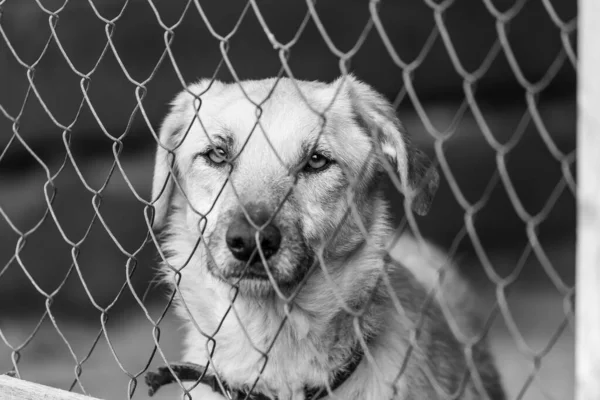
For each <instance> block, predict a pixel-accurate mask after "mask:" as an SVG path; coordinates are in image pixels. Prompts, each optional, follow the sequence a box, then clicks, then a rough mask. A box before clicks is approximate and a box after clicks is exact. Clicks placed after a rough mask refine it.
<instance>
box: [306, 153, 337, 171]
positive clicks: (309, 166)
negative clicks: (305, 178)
mask: <svg viewBox="0 0 600 400" xmlns="http://www.w3.org/2000/svg"><path fill="white" fill-rule="evenodd" d="M329 164H331V160H330V159H329V158H327V157H325V156H324V155H322V154H319V153H314V154H313V155H312V156H310V158H309V159H308V162H307V163H306V166H305V167H304V170H305V171H309V172H317V171H322V170H324V169H325V168H327V167H328V166H329Z"/></svg>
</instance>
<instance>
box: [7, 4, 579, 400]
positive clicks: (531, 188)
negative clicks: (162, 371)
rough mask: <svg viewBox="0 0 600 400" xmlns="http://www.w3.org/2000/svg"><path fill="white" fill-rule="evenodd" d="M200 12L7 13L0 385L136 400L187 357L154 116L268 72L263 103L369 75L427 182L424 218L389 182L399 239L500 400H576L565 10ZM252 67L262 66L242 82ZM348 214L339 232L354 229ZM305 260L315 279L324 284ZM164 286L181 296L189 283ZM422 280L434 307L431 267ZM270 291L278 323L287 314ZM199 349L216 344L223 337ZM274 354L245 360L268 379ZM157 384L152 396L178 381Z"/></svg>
mask: <svg viewBox="0 0 600 400" xmlns="http://www.w3.org/2000/svg"><path fill="white" fill-rule="evenodd" d="M204 3H205V2H202V1H198V0H195V1H193V0H184V1H176V2H172V3H169V4H167V2H165V1H157V0H154V1H152V0H148V1H142V0H130V1H127V0H125V1H117V0H107V1H103V2H100V1H93V0H89V1H87V2H85V1H78V2H76V1H74V0H72V1H68V0H66V1H64V2H62V1H42V0H35V1H10V0H4V1H0V35H1V36H2V39H1V40H0V54H1V55H2V57H1V58H0V73H1V74H2V81H3V83H2V88H1V89H0V90H1V93H0V120H2V122H1V123H0V132H2V134H1V135H0V136H1V137H0V148H1V149H2V150H1V152H0V216H1V218H0V243H2V244H1V246H0V247H1V251H0V293H1V292H4V293H5V294H4V295H0V296H2V297H1V298H2V306H0V315H1V316H2V318H1V319H0V339H1V341H0V368H2V369H3V370H2V371H0V372H7V371H14V372H15V373H16V375H18V376H19V377H21V378H23V379H27V380H32V381H35V382H40V383H44V384H47V385H50V386H57V387H62V388H65V389H68V390H72V391H76V392H80V393H83V394H86V395H91V396H98V397H105V398H146V396H147V395H146V393H147V390H146V388H145V385H143V376H144V374H145V373H146V372H147V371H151V370H154V369H155V368H156V366H157V365H162V364H165V363H168V362H170V361H173V360H176V359H177V358H178V357H180V356H179V351H180V348H181V343H182V341H183V338H182V334H181V332H180V331H179V330H177V326H178V322H177V321H176V320H175V319H174V318H173V317H172V316H171V313H170V311H171V309H172V308H173V300H174V298H176V297H177V294H178V290H177V289H176V290H175V291H174V293H173V294H172V295H171V297H169V298H168V299H167V300H165V296H164V293H163V292H164V288H162V287H161V286H159V285H156V283H157V281H156V279H155V278H154V277H155V275H156V267H157V265H158V264H159V263H161V262H167V260H166V256H165V254H164V252H163V250H161V248H160V246H159V242H160V239H159V238H158V237H157V233H156V232H154V231H153V230H152V221H153V218H154V216H155V210H154V206H155V205H156V204H157V201H159V200H157V198H151V196H150V190H149V185H150V181H151V179H152V165H153V161H154V160H153V157H154V151H155V148H156V147H157V146H158V147H159V148H164V149H166V150H168V151H169V152H170V153H171V154H174V152H173V151H174V150H176V149H174V148H170V147H168V146H165V143H162V142H161V140H160V139H159V136H158V133H157V132H158V129H157V126H158V125H159V123H160V121H161V118H162V117H163V116H164V115H166V113H167V109H166V106H165V104H166V103H167V101H168V99H169V98H172V96H173V95H174V94H175V93H176V92H178V91H181V90H184V89H185V88H186V87H187V85H188V84H189V83H190V82H192V81H195V80H197V79H198V78H199V77H200V76H201V75H198V74H199V73H201V74H203V75H202V76H204V77H208V78H209V80H210V81H211V82H213V81H215V80H216V79H225V80H228V81H230V82H233V83H234V84H238V85H240V87H242V86H241V84H240V82H241V81H243V80H244V79H247V78H260V77H270V76H276V77H277V79H275V80H274V81H272V85H273V90H275V88H276V86H277V85H278V84H279V82H280V79H281V78H285V77H287V78H290V79H291V81H292V83H293V85H294V86H295V87H298V86H297V83H296V82H295V81H296V80H301V79H307V78H305V76H306V77H309V79H313V78H315V79H323V80H325V79H330V78H331V77H332V76H334V75H335V76H342V77H347V76H348V74H349V73H350V72H353V73H355V74H357V75H358V76H359V77H362V75H361V73H360V71H361V68H362V69H364V70H365V71H371V72H366V73H365V75H366V76H367V78H365V79H364V80H365V81H367V82H368V83H372V81H371V80H370V79H368V76H369V73H371V76H373V86H375V87H376V88H379V87H381V88H382V91H383V92H384V93H385V94H386V96H387V97H388V98H389V99H390V100H391V103H392V104H393V106H394V107H395V108H396V109H397V110H398V114H399V115H400V119H401V120H402V121H403V123H404V124H405V125H406V126H407V127H408V130H409V131H410V132H411V135H412V138H413V140H414V142H415V144H416V146H417V147H420V148H422V149H424V150H426V151H427V152H428V153H429V154H430V155H431V156H432V158H433V159H434V160H435V162H434V164H435V165H436V167H437V169H438V171H439V172H440V176H441V181H442V183H441V188H440V195H439V196H438V198H437V199H436V200H435V201H434V203H433V207H432V210H431V214H430V215H429V216H428V217H425V218H420V217H417V216H415V215H414V214H413V213H412V211H410V205H409V204H408V202H405V201H403V200H402V197H401V193H400V192H402V190H401V189H402V183H401V182H399V181H398V178H397V177H396V175H395V174H394V173H392V172H393V171H392V170H390V171H388V173H389V180H390V182H389V185H388V186H389V188H388V189H387V193H388V195H389V197H390V198H391V204H392V208H393V213H394V225H395V228H397V233H398V236H399V235H400V234H401V233H402V232H404V231H410V232H412V234H414V235H415V236H416V237H417V238H418V240H419V241H420V242H422V243H424V241H425V240H427V239H429V238H433V240H434V241H435V242H438V243H440V245H441V246H442V247H444V248H446V250H447V253H448V260H455V261H456V262H457V264H459V266H460V268H461V272H462V273H463V274H464V275H466V277H467V279H468V280H470V281H471V282H472V283H473V287H474V289H475V290H476V291H477V292H478V293H479V294H480V295H481V296H482V299H483V300H482V302H481V303H482V308H484V309H485V314H486V318H485V324H484V331H483V332H481V333H480V338H483V337H488V338H489V339H490V340H491V345H492V350H493V353H494V354H495V356H496V358H497V360H498V367H499V372H500V374H501V376H502V378H503V383H504V386H505V389H506V392H507V394H508V398H516V399H537V398H549V399H561V398H566V397H569V396H570V395H571V393H572V390H573V384H574V383H573V368H572V366H573V357H574V355H573V325H574V324H573V319H574V310H573V302H574V294H575V287H574V283H573V273H574V253H573V248H574V218H575V207H574V202H575V193H576V182H575V178H574V163H575V141H574V137H575V117H574V115H575V114H574V111H573V110H574V94H575V79H576V69H577V51H576V46H575V41H576V34H577V21H576V18H575V12H576V10H575V7H574V5H573V4H572V2H568V1H558V0H556V1H553V0H539V1H538V0H529V1H528V0H515V1H492V0H481V1H479V0H478V1H471V2H462V4H461V2H459V1H452V0H448V1H430V0H418V1H417V0H415V1H413V2H407V3H406V4H402V5H400V4H391V5H390V4H389V3H386V2H380V1H374V0H372V1H352V2H347V3H342V2H334V3H332V4H322V3H325V2H314V1H312V0H308V1H306V2H293V3H294V4H293V5H291V3H290V5H287V6H285V7H289V8H290V10H287V11H285V10H283V9H282V7H283V6H282V5H280V4H275V3H273V2H268V1H254V0H250V1H248V2H232V3H228V2H222V3H221V5H218V6H217V5H216V4H204ZM225 3H227V4H225ZM409 3H410V4H409ZM142 10H143V11H142ZM291 14H293V15H291ZM249 21H251V22H249ZM540 21H544V22H543V24H542V23H541V22H540ZM540 24H542V25H540ZM544 24H545V25H544ZM250 25H251V26H250ZM465 25H472V27H466V26H465ZM292 28H293V29H292ZM403 29H405V30H403ZM469 29H473V31H469ZM478 29H481V30H482V32H481V35H480V36H479V35H478V32H477V30H478ZM196 30H198V31H196ZM200 31H201V32H200ZM283 31H285V33H284V34H282V33H281V32H283ZM121 32H124V33H121ZM147 32H151V33H147ZM195 32H197V33H198V37H201V38H202V39H201V40H199V41H198V42H194V41H193V40H194V38H195V37H196V36H195ZM247 32H259V33H260V34H261V35H254V34H250V33H247ZM407 32H408V33H412V35H405V34H406V33H407ZM513 32H516V33H513ZM136 35H138V37H137V39H136V40H137V41H136V40H133V41H132V42H129V40H132V38H136ZM307 38H308V39H307ZM311 38H312V39H311ZM490 38H491V39H490ZM488 39H489V40H488ZM471 40H473V41H474V42H472V43H471V42H470V41H471ZM527 40H529V41H527ZM255 42H256V43H259V44H256V46H257V47H256V49H258V48H260V49H266V50H255V47H253V46H254V43H255ZM132 43H133V44H132ZM181 43H187V44H185V45H181ZM317 43H318V44H317ZM548 43H551V45H550V44H548ZM469 46H472V47H469ZM528 46H529V47H528ZM534 46H536V47H534ZM537 46H539V47H537ZM475 50H476V51H475ZM312 51H314V52H315V54H317V56H314V57H313V56H311V52H312ZM475 53H476V54H477V55H476V56H475V55H473V54H475ZM265 54H269V56H268V57H270V58H269V59H268V60H269V64H268V66H264V68H263V67H257V66H256V65H259V66H260V65H263V63H264V65H267V61H264V60H263V59H262V57H263V56H265ZM265 57H267V56H265ZM316 57H318V58H319V59H318V60H317V61H315V58H316ZM383 58H385V61H382V60H383ZM140 60H141V61H140ZM440 60H445V61H440ZM523 60H524V61H523ZM311 63H313V64H314V65H313V64H311ZM200 64H201V65H202V66H201V67H199V65H200ZM325 64H327V67H324V65H325ZM498 65H501V66H500V67H498ZM261 68H262V69H261ZM321 68H322V69H321ZM197 71H200V72H197ZM380 71H381V72H380ZM321 72H322V74H323V76H322V77H321V76H320V74H321ZM261 74H262V75H261ZM96 82H98V83H96ZM378 84H380V86H378ZM5 88H8V90H6V89H5ZM273 90H271V92H270V93H269V96H270V95H271V93H272V91H273ZM200 99H202V96H200ZM247 100H248V102H249V103H251V104H253V105H254V106H255V107H256V110H257V112H256V116H257V117H256V121H255V125H254V129H253V131H252V133H251V135H254V136H262V137H265V138H267V141H268V137H270V135H273V134H274V133H273V132H269V131H268V129H267V128H265V126H264V125H263V123H262V122H261V114H262V107H263V106H264V104H265V103H266V102H267V101H268V97H267V98H264V99H262V101H258V102H257V101H256V100H255V99H251V98H250V97H247ZM111 103H112V104H111ZM112 105H114V106H115V107H111V106H112ZM307 106H308V107H311V106H310V104H308V103H307ZM313 111H314V110H313ZM315 113H316V114H318V116H319V118H323V120H324V121H325V120H326V119H327V117H328V115H327V112H317V111H315ZM195 118H198V116H197V115H196V116H195V117H194V119H195ZM191 122H192V121H186V123H187V124H189V125H190V126H191ZM319 135H320V134H319ZM186 136H187V134H186V135H184V140H185V137H186ZM179 145H181V143H180V144H179ZM269 146H270V147H271V148H274V146H273V145H272V144H271V143H270V142H269ZM374 156H375V157H378V156H380V154H374ZM140 160H141V161H140ZM515 160H516V161H515ZM513 161H514V162H513ZM169 175H172V178H175V177H176V174H175V173H174V170H171V171H170V174H169ZM167 179H171V178H170V177H167ZM178 185H180V184H178ZM354 189H355V188H354V187H353V185H350V187H349V188H348V196H349V198H352V197H353V196H354V194H353V193H354ZM293 190H294V188H293V187H292V188H291V189H290V190H289V192H288V194H287V195H286V196H284V198H285V199H287V197H288V195H289V194H290V193H291V192H292V191H293ZM284 201H285V200H284ZM240 203H241V201H240ZM350 204H351V205H350V209H349V210H348V211H347V214H348V217H349V218H357V217H359V216H360V215H361V210H359V209H357V208H356V206H355V205H354V204H353V203H352V201H351V202H350ZM279 208H280V207H277V209H279ZM204 217H205V216H204V215H203V216H202V218H204ZM206 217H207V218H209V219H210V218H211V214H210V213H208V215H206ZM272 218H274V216H273V217H272ZM357 224H358V225H361V224H362V222H361V221H360V218H358V219H357ZM361 230H362V232H363V233H364V234H365V236H366V237H365V240H367V241H368V240H369V237H368V234H367V230H366V229H365V228H364V227H363V228H362V229H361ZM396 239H398V238H396ZM197 241H198V244H199V245H200V246H202V244H201V243H202V238H201V235H199V237H198V238H197ZM396 245H397V243H393V244H392V246H390V249H389V251H390V252H392V253H393V251H397V250H393V249H394V246H396ZM259 248H260V247H259ZM259 252H260V256H261V258H263V259H264V257H265V255H264V254H263V250H262V249H260V250H259ZM157 254H158V255H157ZM392 255H393V254H392ZM320 261H321V263H320V266H319V263H318V262H317V263H315V264H313V267H312V269H311V271H312V270H317V269H319V268H320V269H321V270H323V271H324V275H325V277H329V275H328V274H327V268H326V265H325V264H326V263H325V262H324V260H320ZM167 264H168V262H167ZM170 268H172V270H173V271H174V277H175V278H174V279H176V280H177V281H178V280H179V279H182V277H181V270H182V269H183V268H191V266H189V265H187V263H184V264H183V265H171V266H170ZM267 273H268V274H269V278H270V280H271V282H275V281H274V278H273V276H272V275H271V273H270V272H269V269H267ZM436 276H437V277H436V279H437V280H438V281H439V282H438V283H437V284H436V285H435V287H434V288H433V290H431V293H429V296H430V297H435V296H436V295H437V292H438V290H439V289H440V287H441V286H442V282H443V279H444V269H441V270H440V271H439V273H438V275H436ZM328 279H330V278H328ZM296 294H297V292H296ZM276 295H277V296H279V297H280V299H281V301H282V303H283V304H286V305H287V306H288V307H293V304H294V296H290V297H288V296H286V295H285V294H284V293H282V292H281V291H280V290H279V289H278V288H276ZM396 301H397V299H396ZM232 305H233V302H232ZM442 309H443V310H445V307H444V304H442ZM231 310H233V311H230V310H229V309H228V310H227V312H226V313H225V314H224V315H223V316H222V318H223V320H224V319H225V318H226V316H227V313H230V312H232V313H233V314H235V309H234V308H233V307H231ZM446 311H447V310H446ZM288 312H289V309H287V308H286V313H288ZM288 315H289V314H288ZM359 317H360V315H357V316H356V319H357V320H358V318H359ZM190 318H191V319H192V320H193V317H190ZM229 318H232V317H231V316H230V317H229ZM238 318H239V316H238ZM450 319H451V320H452V318H450ZM286 323H289V322H288V321H287V316H286V317H285V318H283V320H282V326H283V325H284V324H286ZM451 325H452V321H451ZM196 328H198V327H197V326H196ZM281 329H282V327H280V328H279V330H278V332H279V331H280V330H281ZM202 334H203V335H204V337H206V339H207V346H212V345H214V344H215V339H214V338H215V335H216V333H206V332H202ZM277 340H278V335H275V337H273V338H272V341H271V342H270V343H269V344H267V346H265V347H264V348H261V347H260V346H258V345H253V346H255V350H256V351H257V352H259V353H261V354H263V355H264V356H265V360H267V362H268V357H269V351H270V349H271V347H272V346H273V344H274V343H275V342H276V341H277ZM216 345H217V347H218V340H217V344H216ZM471 345H472V344H471ZM465 346H466V348H470V347H469V346H470V345H469V346H467V345H466V344H465ZM217 351H218V349H217ZM367 358H368V357H367ZM402 365H403V362H402V361H399V362H398V370H399V373H401V372H400V371H401V369H402ZM263 368H264V366H263ZM4 370H6V371H4ZM258 375H259V376H258V378H257V382H258V380H259V379H260V373H259V374H258ZM171 386H172V387H165V388H164V389H161V391H159V392H158V393H157V394H156V397H158V398H162V397H161V396H165V397H164V398H169V397H172V396H174V395H175V393H177V390H179V389H178V387H177V386H181V387H183V386H184V385H183V383H182V382H178V385H171ZM565 396H566V397H565Z"/></svg>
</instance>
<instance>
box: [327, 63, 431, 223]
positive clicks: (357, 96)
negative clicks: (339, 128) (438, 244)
mask: <svg viewBox="0 0 600 400" xmlns="http://www.w3.org/2000/svg"><path fill="white" fill-rule="evenodd" d="M342 79H345V82H344V86H345V88H346V90H347V93H348V95H349V98H350V102H351V104H352V108H353V112H354V117H355V120H356V122H357V123H358V124H359V126H361V127H362V128H363V129H365V130H366V131H367V132H368V134H369V135H370V136H371V137H372V138H373V139H374V140H375V141H376V144H377V143H378V144H379V146H380V148H381V152H382V153H383V154H384V155H385V156H386V157H387V158H388V160H389V161H390V162H391V164H392V165H394V166H395V167H396V170H397V172H398V176H399V178H400V183H401V184H402V192H403V194H404V196H405V197H406V198H408V199H409V201H410V204H411V206H412V209H413V210H414V211H415V212H416V213H417V214H419V215H425V214H427V212H428V211H429V206H430V205H431V202H432V200H433V196H434V195H435V192H436V190H437V187H438V184H439V180H440V177H439V174H438V172H437V171H436V169H435V167H433V166H432V165H431V162H430V161H429V158H428V157H427V156H426V155H425V153H423V152H422V151H420V150H418V149H417V148H415V147H413V146H412V144H411V143H410V138H409V136H408V133H407V132H406V129H404V126H403V125H402V123H401V122H400V120H399V119H398V117H397V116H396V111H395V110H394V108H393V107H392V105H391V104H390V103H389V101H387V100H386V99H385V97H384V96H383V95H381V94H380V93H378V92H377V91H375V90H374V89H373V88H372V87H371V86H369V85H367V84H365V83H363V82H361V81H359V80H357V79H356V78H354V76H352V75H348V76H346V77H345V78H344V77H341V78H339V79H338V81H341V80H342Z"/></svg>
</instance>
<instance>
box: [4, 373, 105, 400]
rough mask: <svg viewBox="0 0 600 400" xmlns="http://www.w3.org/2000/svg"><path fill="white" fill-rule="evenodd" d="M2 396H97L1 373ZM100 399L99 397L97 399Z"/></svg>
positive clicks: (49, 399)
mask: <svg viewBox="0 0 600 400" xmlns="http://www.w3.org/2000/svg"><path fill="white" fill-rule="evenodd" d="M0 398H1V399H2V400H40V399H43V400H94V399H96V398H95V397H89V396H84V395H82V394H78V393H72V392H67V391H66V390H62V389H56V388H53V387H50V386H45V385H40V384H38V383H33V382H29V381H26V380H23V379H18V378H11V377H10V376H7V375H0ZM96 400H98V399H96Z"/></svg>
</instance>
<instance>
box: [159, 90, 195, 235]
mask: <svg viewBox="0 0 600 400" xmlns="http://www.w3.org/2000/svg"><path fill="white" fill-rule="evenodd" d="M186 95H187V96H189V94H188V93H185V92H184V93H181V94H179V95H178V96H177V97H176V98H175V100H174V101H173V102H172V103H171V105H172V107H171V110H170V112H169V114H168V115H167V117H166V118H165V120H164V121H163V123H162V125H161V128H160V133H159V135H158V140H159V142H160V143H159V144H158V147H157V150H156V157H155V161H154V177H153V179H152V200H153V201H154V221H153V223H152V228H153V229H156V230H157V229H160V228H162V227H163V226H164V225H165V223H166V219H167V214H168V211H169V206H170V204H171V201H172V198H173V192H174V189H175V182H174V180H175V179H177V173H176V171H177V167H176V163H175V154H174V152H173V150H174V149H175V148H176V147H177V145H178V140H180V139H181V137H182V135H183V133H184V132H182V131H183V130H184V129H186V121H184V120H185V119H186V118H185V112H184V108H185V106H186V103H187V99H186ZM189 97H190V98H191V96H189ZM189 103H191V100H190V102H189ZM188 119H189V118H188ZM190 122H191V121H187V125H189V124H190Z"/></svg>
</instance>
